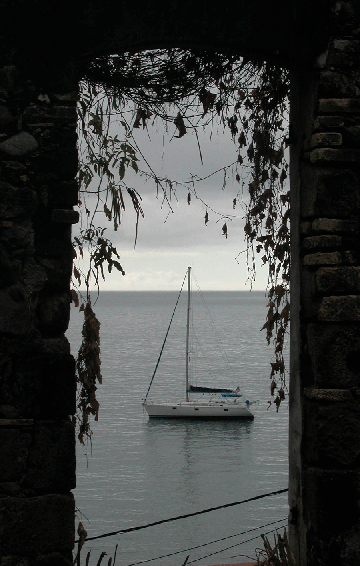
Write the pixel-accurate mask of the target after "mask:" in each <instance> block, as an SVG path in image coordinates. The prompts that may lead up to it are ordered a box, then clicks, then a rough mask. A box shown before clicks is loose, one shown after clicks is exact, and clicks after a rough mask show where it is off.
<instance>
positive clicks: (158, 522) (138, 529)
mask: <svg viewBox="0 0 360 566" xmlns="http://www.w3.org/2000/svg"><path fill="white" fill-rule="evenodd" d="M287 491H289V490H288V488H285V489H278V490H277V491H271V492H269V493H263V494H261V495H256V496H255V497H249V498H248V499H243V500H242V501H233V502H232V503H225V504H224V505H217V506H216V507H209V508H208V509H203V510H202V511H194V512H192V513H186V514H184V515H178V516H176V517H169V518H168V519H160V520H159V521H154V522H153V523H147V524H146V525H139V526H137V527H129V528H127V529H119V530H118V531H111V532H109V533H104V534H102V535H97V536H95V537H89V538H87V539H86V540H87V541H90V540H96V539H99V538H107V537H111V536H114V535H119V534H124V533H131V532H133V531H140V530H142V529H147V528H149V527H155V526H157V525H162V524H164V523H170V522H172V521H179V520H180V519H187V518H189V517H195V516H197V515H203V514H204V513H210V512H212V511H218V510H219V509H227V508H228V507H234V506H235V505H242V504H243V503H249V502H250V501H257V500H258V499H263V498H264V497H270V496H272V495H279V494H281V493H286V492H287ZM75 542H79V541H78V540H77V541H75Z"/></svg>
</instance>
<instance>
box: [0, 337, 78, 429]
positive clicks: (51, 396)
mask: <svg viewBox="0 0 360 566" xmlns="http://www.w3.org/2000/svg"><path fill="white" fill-rule="evenodd" d="M60 341H61V340H60V339H58V340H46V341H45V342H57V343H58V342H60ZM1 346H2V348H1V352H2V357H1V360H0V361H1V367H2V387H1V390H0V405H2V406H3V405H8V406H13V407H16V409H17V411H18V416H19V417H22V418H37V419H42V420H45V419H66V418H67V417H68V416H69V415H72V414H74V413H75V409H76V378H75V360H74V358H73V357H72V356H71V355H70V354H65V353H62V352H61V353H60V352H59V353H57V352H56V351H54V352H53V353H52V352H51V350H50V351H49V352H44V351H39V350H38V348H37V345H36V344H34V343H33V348H31V341H30V340H29V341H20V340H19V341H18V343H17V344H14V343H12V342H11V341H10V340H8V339H6V340H4V339H3V340H2V344H1ZM6 347H7V349H6Z"/></svg>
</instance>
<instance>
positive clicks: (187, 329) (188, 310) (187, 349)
mask: <svg viewBox="0 0 360 566" xmlns="http://www.w3.org/2000/svg"><path fill="white" fill-rule="evenodd" d="M190 271H191V267H188V304H187V317H186V372H185V373H186V401H189V329H190Z"/></svg>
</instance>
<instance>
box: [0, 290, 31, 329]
mask: <svg viewBox="0 0 360 566" xmlns="http://www.w3.org/2000/svg"><path fill="white" fill-rule="evenodd" d="M0 312H1V317H0V333H6V334H11V335H14V336H21V335H25V334H27V333H28V332H29V330H30V327H31V313H30V311H29V305H28V299H27V296H26V293H25V291H24V289H23V287H22V286H21V285H20V284H18V283H15V284H14V285H11V286H10V287H6V288H2V289H0Z"/></svg>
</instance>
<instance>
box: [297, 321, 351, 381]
mask: <svg viewBox="0 0 360 566" xmlns="http://www.w3.org/2000/svg"><path fill="white" fill-rule="evenodd" d="M307 343H308V344H307V350H308V356H309V358H310V361H311V367H312V373H313V376H314V383H315V386H316V387H319V388H325V387H326V388H344V389H345V388H351V387H358V386H359V384H360V333H359V326H358V325H357V324H347V325H346V326H345V325H339V324H328V323H327V324H309V325H308V328H307Z"/></svg>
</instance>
